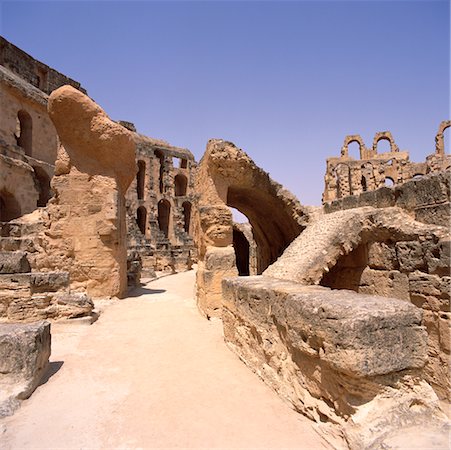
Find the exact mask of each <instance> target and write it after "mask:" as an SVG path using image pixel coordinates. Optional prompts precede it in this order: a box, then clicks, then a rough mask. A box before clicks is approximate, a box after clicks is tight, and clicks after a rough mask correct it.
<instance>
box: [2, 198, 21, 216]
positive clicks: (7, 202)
mask: <svg viewBox="0 0 451 450" xmlns="http://www.w3.org/2000/svg"><path fill="white" fill-rule="evenodd" d="M20 216H21V208H20V204H19V202H18V201H17V200H16V198H15V197H14V195H13V194H11V192H9V191H7V190H2V191H0V222H9V221H10V220H13V219H17V218H18V217H20Z"/></svg>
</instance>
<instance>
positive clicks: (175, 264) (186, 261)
mask: <svg viewBox="0 0 451 450" xmlns="http://www.w3.org/2000/svg"><path fill="white" fill-rule="evenodd" d="M121 123H123V122H121ZM128 127H129V129H133V128H134V127H133V126H132V124H128ZM133 137H134V140H135V143H136V148H137V155H136V162H137V170H136V177H135V179H134V180H133V182H132V184H131V186H130V188H129V189H128V191H127V214H128V216H129V220H128V226H129V235H128V241H129V249H130V251H133V250H136V251H137V252H138V253H139V254H140V255H141V259H142V264H143V276H144V277H145V276H149V275H150V274H152V273H153V271H154V270H162V271H172V272H174V271H175V272H178V271H183V270H188V269H190V268H191V265H192V263H193V261H195V249H194V244H193V240H192V237H191V233H192V229H191V228H192V226H191V221H192V212H193V210H194V208H195V196H194V188H193V183H194V171H195V168H196V163H195V161H194V157H193V155H192V154H191V152H190V151H189V150H186V149H182V148H178V147H173V146H171V145H169V144H168V143H166V142H164V141H160V140H156V139H152V138H149V137H146V136H143V135H141V134H138V133H136V132H134V133H133Z"/></svg>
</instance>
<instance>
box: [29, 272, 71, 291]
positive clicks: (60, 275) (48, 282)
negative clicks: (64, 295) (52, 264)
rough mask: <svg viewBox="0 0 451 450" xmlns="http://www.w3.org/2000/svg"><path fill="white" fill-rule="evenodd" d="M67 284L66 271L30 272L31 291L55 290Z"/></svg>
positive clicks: (67, 275) (67, 274)
mask: <svg viewBox="0 0 451 450" xmlns="http://www.w3.org/2000/svg"><path fill="white" fill-rule="evenodd" d="M68 286H69V273H68V272H33V273H32V274H31V290H32V292H33V293H39V292H56V291H59V290H61V289H64V288H67V287H68Z"/></svg>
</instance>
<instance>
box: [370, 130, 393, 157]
mask: <svg viewBox="0 0 451 450" xmlns="http://www.w3.org/2000/svg"><path fill="white" fill-rule="evenodd" d="M383 139H385V140H386V141H388V142H390V151H391V152H399V147H398V146H397V145H396V143H395V140H394V139H393V135H392V134H391V133H390V131H378V132H377V133H376V134H375V136H374V139H373V153H374V154H377V144H378V142H379V141H381V140H383Z"/></svg>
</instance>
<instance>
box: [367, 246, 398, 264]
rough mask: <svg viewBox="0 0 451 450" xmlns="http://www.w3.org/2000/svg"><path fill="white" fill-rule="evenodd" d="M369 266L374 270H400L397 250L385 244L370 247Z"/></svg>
mask: <svg viewBox="0 0 451 450" xmlns="http://www.w3.org/2000/svg"><path fill="white" fill-rule="evenodd" d="M368 266H369V267H371V268H372V269H383V270H396V269H398V268H399V266H398V260H397V258H396V250H395V248H394V247H393V246H392V245H388V244H386V243H385V242H372V243H370V244H369V245H368Z"/></svg>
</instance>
